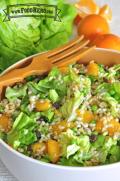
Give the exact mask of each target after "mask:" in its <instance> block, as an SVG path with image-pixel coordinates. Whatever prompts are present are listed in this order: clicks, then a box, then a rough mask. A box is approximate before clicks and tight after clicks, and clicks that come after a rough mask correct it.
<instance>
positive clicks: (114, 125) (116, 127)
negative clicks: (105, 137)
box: [107, 119, 120, 136]
mask: <svg viewBox="0 0 120 181" xmlns="http://www.w3.org/2000/svg"><path fill="white" fill-rule="evenodd" d="M108 126H109V127H108V128H107V130H108V133H109V136H113V135H114V134H115V133H116V132H119V131H120V123H119V122H117V121H116V120H114V119H112V120H111V121H110V122H109V124H108Z"/></svg>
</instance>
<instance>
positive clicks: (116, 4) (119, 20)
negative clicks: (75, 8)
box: [0, 0, 120, 181]
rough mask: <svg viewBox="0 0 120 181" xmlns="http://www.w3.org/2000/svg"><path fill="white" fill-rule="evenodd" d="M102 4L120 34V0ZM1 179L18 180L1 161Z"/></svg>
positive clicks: (114, 31)
mask: <svg viewBox="0 0 120 181" xmlns="http://www.w3.org/2000/svg"><path fill="white" fill-rule="evenodd" d="M69 1H71V2H75V0H69ZM96 2H98V3H99V4H100V5H103V4H109V5H110V6H111V8H112V10H113V20H112V23H111V32H113V33H115V34H117V35H120V9H119V8H120V0H96ZM0 181H17V180H16V179H15V178H14V177H13V176H12V174H11V173H10V172H9V171H8V170H7V169H6V167H5V166H4V165H3V163H2V162H1V161H0ZM26 181H27V180H26Z"/></svg>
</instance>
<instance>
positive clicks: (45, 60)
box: [0, 36, 94, 92]
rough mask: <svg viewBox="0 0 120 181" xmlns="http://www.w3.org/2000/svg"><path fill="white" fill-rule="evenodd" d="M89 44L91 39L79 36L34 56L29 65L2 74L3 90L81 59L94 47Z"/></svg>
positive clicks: (1, 85) (1, 86) (0, 86)
mask: <svg viewBox="0 0 120 181" xmlns="http://www.w3.org/2000/svg"><path fill="white" fill-rule="evenodd" d="M88 44H89V40H86V39H84V36H80V37H77V38H76V39H74V40H72V41H70V42H69V43H68V44H66V45H64V46H63V47H61V48H56V49H55V50H51V51H49V52H46V53H44V54H41V55H38V56H36V57H34V58H33V59H32V60H31V61H30V63H29V64H28V65H27V66H25V67H23V68H16V69H13V70H11V71H9V72H7V73H5V74H4V75H2V76H0V90H1V92H2V89H3V87H6V86H10V85H13V84H15V83H17V82H21V81H23V80H24V78H25V77H27V76H30V75H42V74H44V73H47V72H48V71H50V69H51V68H52V67H53V66H58V67H63V66H67V65H69V64H71V63H74V62H77V61H79V60H80V58H81V57H82V56H83V55H84V54H86V53H88V52H89V51H91V50H92V49H93V48H94V47H89V48H84V47H86V46H87V45H88Z"/></svg>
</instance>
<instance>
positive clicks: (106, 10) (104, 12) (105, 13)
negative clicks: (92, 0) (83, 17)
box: [99, 4, 112, 22]
mask: <svg viewBox="0 0 120 181" xmlns="http://www.w3.org/2000/svg"><path fill="white" fill-rule="evenodd" d="M99 15H100V16H102V17H104V18H105V19H106V20H107V21H108V22H109V21H111V20H112V10H111V8H110V7H109V6H108V5H107V4H106V5H104V6H103V7H101V8H100V11H99Z"/></svg>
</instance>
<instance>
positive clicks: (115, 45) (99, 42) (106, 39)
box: [92, 34, 120, 51]
mask: <svg viewBox="0 0 120 181" xmlns="http://www.w3.org/2000/svg"><path fill="white" fill-rule="evenodd" d="M92 44H93V45H96V46H97V47H99V48H108V49H113V50H118V51H120V37H118V36H116V35H113V34H105V35H100V36H97V37H96V39H95V40H93V42H92Z"/></svg>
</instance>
